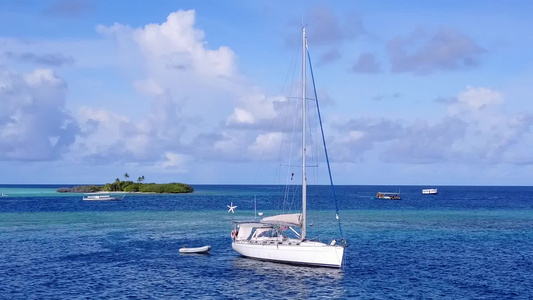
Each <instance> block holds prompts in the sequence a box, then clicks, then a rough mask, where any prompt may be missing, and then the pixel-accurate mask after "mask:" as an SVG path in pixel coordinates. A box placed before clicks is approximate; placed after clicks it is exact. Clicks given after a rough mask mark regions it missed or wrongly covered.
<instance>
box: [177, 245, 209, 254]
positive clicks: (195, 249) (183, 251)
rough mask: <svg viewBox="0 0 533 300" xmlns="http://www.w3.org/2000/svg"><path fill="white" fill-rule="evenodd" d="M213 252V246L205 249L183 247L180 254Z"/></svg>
mask: <svg viewBox="0 0 533 300" xmlns="http://www.w3.org/2000/svg"><path fill="white" fill-rule="evenodd" d="M209 250H211V246H203V247H195V248H187V247H185V246H183V248H180V250H179V252H180V253H187V254H189V253H207V252H209Z"/></svg>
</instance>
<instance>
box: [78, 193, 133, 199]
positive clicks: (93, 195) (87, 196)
mask: <svg viewBox="0 0 533 300" xmlns="http://www.w3.org/2000/svg"><path fill="white" fill-rule="evenodd" d="M124 196H125V195H111V194H110V193H88V194H84V195H83V200H85V201H119V200H122V199H123V198H124Z"/></svg>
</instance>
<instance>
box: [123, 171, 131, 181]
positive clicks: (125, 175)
mask: <svg viewBox="0 0 533 300" xmlns="http://www.w3.org/2000/svg"><path fill="white" fill-rule="evenodd" d="M124 178H126V180H128V178H130V175H129V174H128V173H127V172H126V173H125V174H124Z"/></svg>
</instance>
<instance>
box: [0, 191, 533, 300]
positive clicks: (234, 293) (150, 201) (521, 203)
mask: <svg viewBox="0 0 533 300" xmlns="http://www.w3.org/2000/svg"><path fill="white" fill-rule="evenodd" d="M61 186H63V185H57V186H56V185H24V186H21V185H0V193H3V194H6V195H7V196H3V197H0V299H256V298H265V299H532V298H533V292H532V291H533V187H467V186H460V187H454V186H440V187H438V189H439V194H438V195H422V194H421V189H422V188H429V187H419V186H400V187H398V186H337V187H336V191H337V197H338V201H339V209H340V215H341V219H342V228H343V231H344V237H345V238H346V239H347V240H348V248H347V250H346V256H345V258H346V265H345V267H344V269H342V270H337V269H327V268H309V267H297V266H288V265H283V264H276V263H268V262H260V261H256V260H250V259H246V258H242V257H240V256H239V255H238V254H237V253H235V252H234V251H233V250H232V249H231V239H230V235H229V233H230V226H231V220H232V218H235V219H250V218H253V217H254V206H256V207H257V211H261V212H264V213H265V215H269V214H273V213H274V211H273V210H272V209H271V208H276V207H280V205H281V200H280V197H279V196H280V190H281V189H282V188H280V187H278V186H229V185H197V186H194V188H195V192H194V193H192V194H184V195H127V196H126V197H125V198H124V200H122V201H117V202H87V201H82V197H81V194H57V193H55V189H56V188H58V187H61ZM398 189H400V191H401V194H402V200H400V201H391V200H379V199H375V198H374V196H375V194H376V193H377V192H378V191H381V192H390V191H398ZM329 193H330V189H329V187H327V186H311V187H309V204H308V207H309V210H310V211H309V215H310V223H311V224H312V225H313V226H311V227H310V234H311V235H312V237H315V238H318V239H322V240H323V241H326V242H327V241H328V240H326V237H331V236H333V235H334V234H336V233H337V227H336V222H335V219H334V212H333V209H334V204H333V202H331V200H325V198H326V197H325V196H327V195H329ZM254 199H255V200H254ZM230 202H233V203H234V204H235V205H237V206H238V207H237V211H236V213H235V215H232V214H229V213H228V212H227V207H226V205H228V204H230ZM298 205H299V204H298V201H294V202H293V203H291V201H289V205H288V208H290V209H298ZM184 245H186V246H190V247H193V246H201V245H211V246H212V250H211V254H209V255H182V254H179V253H178V249H179V248H181V247H182V246H184Z"/></svg>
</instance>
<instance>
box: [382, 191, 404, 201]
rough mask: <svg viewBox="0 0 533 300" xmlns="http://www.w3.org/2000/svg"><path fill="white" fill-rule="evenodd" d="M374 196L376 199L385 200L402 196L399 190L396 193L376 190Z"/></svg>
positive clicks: (398, 198) (399, 198)
mask: <svg viewBox="0 0 533 300" xmlns="http://www.w3.org/2000/svg"><path fill="white" fill-rule="evenodd" d="M376 198H378V199H386V200H401V199H402V197H401V196H400V192H398V193H384V192H378V193H377V194H376Z"/></svg>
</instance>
